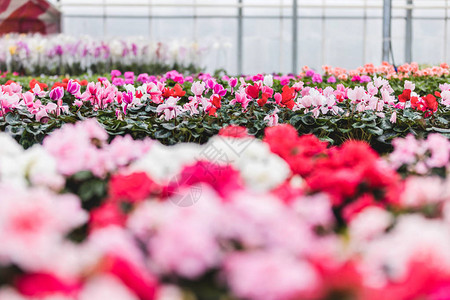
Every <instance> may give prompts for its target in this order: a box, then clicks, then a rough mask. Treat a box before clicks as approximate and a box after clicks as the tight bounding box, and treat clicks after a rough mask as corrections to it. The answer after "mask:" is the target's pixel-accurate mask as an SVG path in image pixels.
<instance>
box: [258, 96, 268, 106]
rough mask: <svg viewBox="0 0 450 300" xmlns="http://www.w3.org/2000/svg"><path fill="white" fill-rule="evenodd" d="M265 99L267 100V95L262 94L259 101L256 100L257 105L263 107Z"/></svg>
mask: <svg viewBox="0 0 450 300" xmlns="http://www.w3.org/2000/svg"><path fill="white" fill-rule="evenodd" d="M267 99H269V94H267V93H263V94H262V97H261V99H258V101H257V102H258V105H259V106H260V107H263V106H264V105H265V104H266V103H267Z"/></svg>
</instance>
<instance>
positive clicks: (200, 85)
mask: <svg viewBox="0 0 450 300" xmlns="http://www.w3.org/2000/svg"><path fill="white" fill-rule="evenodd" d="M205 85H206V84H205V83H204V82H200V81H195V82H194V83H193V84H192V87H191V91H192V93H193V94H194V96H197V97H199V96H201V95H202V94H203V92H204V91H205Z"/></svg>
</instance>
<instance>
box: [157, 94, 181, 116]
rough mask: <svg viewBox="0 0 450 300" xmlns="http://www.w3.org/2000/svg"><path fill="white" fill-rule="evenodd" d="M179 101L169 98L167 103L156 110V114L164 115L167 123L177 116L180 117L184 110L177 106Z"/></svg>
mask: <svg viewBox="0 0 450 300" xmlns="http://www.w3.org/2000/svg"><path fill="white" fill-rule="evenodd" d="M177 101H178V99H177V98H174V97H169V98H168V99H167V100H166V102H165V103H163V104H160V105H159V106H158V107H157V108H156V112H157V113H164V118H165V119H166V121H169V120H171V119H173V118H176V117H177V115H180V114H181V113H182V112H183V108H182V107H181V106H180V105H177Z"/></svg>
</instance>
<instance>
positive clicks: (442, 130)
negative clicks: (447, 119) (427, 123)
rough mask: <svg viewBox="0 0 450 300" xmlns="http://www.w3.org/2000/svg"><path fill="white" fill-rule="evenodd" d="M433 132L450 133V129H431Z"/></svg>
mask: <svg viewBox="0 0 450 300" xmlns="http://www.w3.org/2000/svg"><path fill="white" fill-rule="evenodd" d="M431 130H433V131H436V132H440V133H450V128H439V127H431Z"/></svg>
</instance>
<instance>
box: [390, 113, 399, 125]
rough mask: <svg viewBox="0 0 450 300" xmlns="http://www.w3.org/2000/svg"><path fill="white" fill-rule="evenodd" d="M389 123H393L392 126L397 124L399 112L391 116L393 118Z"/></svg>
mask: <svg viewBox="0 0 450 300" xmlns="http://www.w3.org/2000/svg"><path fill="white" fill-rule="evenodd" d="M389 121H391V123H392V124H394V123H396V122H397V111H394V112H393V113H392V115H391V118H390V119H389Z"/></svg>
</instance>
